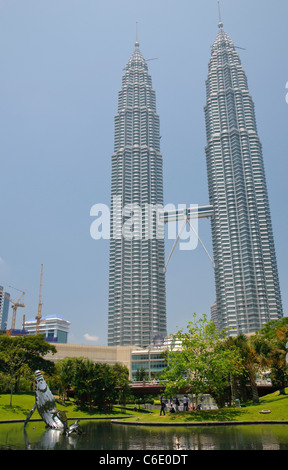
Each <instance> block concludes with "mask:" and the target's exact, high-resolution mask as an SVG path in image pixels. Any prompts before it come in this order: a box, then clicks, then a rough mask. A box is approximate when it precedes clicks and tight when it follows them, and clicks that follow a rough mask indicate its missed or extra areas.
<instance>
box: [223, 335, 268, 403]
mask: <svg viewBox="0 0 288 470" xmlns="http://www.w3.org/2000/svg"><path fill="white" fill-rule="evenodd" d="M226 344H227V345H230V346H231V345H234V346H235V347H236V348H237V350H238V352H239V354H240V356H241V358H242V365H243V368H242V370H240V373H237V372H236V374H235V373H234V374H233V385H234V393H235V394H236V393H237V392H236V387H237V386H236V383H237V382H238V383H239V385H240V390H241V398H242V401H246V399H247V397H246V384H247V383H249V384H250V386H251V390H252V399H253V402H254V403H258V402H259V395H258V388H257V383H256V378H257V374H258V372H259V370H260V358H259V351H258V347H257V345H256V344H255V343H254V341H253V337H252V338H248V337H247V336H246V335H244V334H239V335H237V336H235V337H229V338H227V339H226Z"/></svg>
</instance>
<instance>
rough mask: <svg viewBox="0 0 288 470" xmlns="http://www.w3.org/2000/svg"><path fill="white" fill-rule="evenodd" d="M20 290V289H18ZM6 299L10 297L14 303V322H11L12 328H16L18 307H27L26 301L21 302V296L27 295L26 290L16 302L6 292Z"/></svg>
mask: <svg viewBox="0 0 288 470" xmlns="http://www.w3.org/2000/svg"><path fill="white" fill-rule="evenodd" d="M17 290H19V289H17ZM4 295H5V297H6V299H8V300H9V301H10V302H11V303H12V304H13V305H12V309H13V314H12V324H11V330H15V323H16V315H17V308H18V307H25V304H24V303H20V300H21V298H22V297H23V295H25V292H22V294H21V295H20V297H19V299H18V300H16V302H14V300H12V299H11V298H10V296H8V295H6V294H4Z"/></svg>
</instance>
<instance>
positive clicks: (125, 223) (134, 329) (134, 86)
mask: <svg viewBox="0 0 288 470" xmlns="http://www.w3.org/2000/svg"><path fill="white" fill-rule="evenodd" d="M159 206H163V171H162V155H161V154H160V135H159V117H158V115H157V113H156V99H155V92H154V90H153V89H152V80H151V76H150V75H149V73H148V66H147V62H146V61H145V59H144V58H143V56H142V54H141V52H140V50H139V43H138V41H136V43H135V50H134V52H133V54H132V56H131V57H130V60H129V61H128V63H127V66H126V68H125V73H124V75H123V78H122V89H121V90H120V91H119V95H118V113H117V115H116V116H115V135H114V153H113V155H112V183H111V236H110V264H109V315H108V345H109V346H117V345H119V346H124V345H137V346H142V347H143V346H147V345H149V344H151V343H152V341H153V339H154V338H155V337H156V336H163V337H164V336H166V334H167V333H166V292H165V270H164V266H165V258H164V237H163V236H158V235H157V233H156V232H157V221H156V212H155V211H154V209H156V208H157V207H159ZM148 220H149V221H150V223H148Z"/></svg>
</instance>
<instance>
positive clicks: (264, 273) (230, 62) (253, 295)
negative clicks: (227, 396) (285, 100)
mask: <svg viewBox="0 0 288 470" xmlns="http://www.w3.org/2000/svg"><path fill="white" fill-rule="evenodd" d="M206 97H207V101H206V106H205V121H206V134H207V145H206V149H205V151H206V161H207V174H208V187H209V198H210V204H211V205H212V206H213V210H214V216H213V218H212V219H211V224H212V242H213V253H214V262H215V283H216V309H217V323H218V328H219V329H221V328H224V327H226V328H228V330H229V332H230V334H231V335H235V334H238V333H250V332H254V331H256V330H257V329H259V328H261V327H262V326H263V325H264V323H266V322H267V321H269V320H275V319H280V318H281V317H282V314H283V313H282V303H281V295H280V288H279V280H278V271H277V263H276V254H275V248H274V241H273V233H272V224H271V217H270V209H269V201H268V194H267V187H266V179H265V172H264V165H263V157H262V147H261V143H260V140H259V137H258V133H257V127H256V119H255V112H254V104H253V101H252V98H251V96H250V94H249V90H248V84H247V78H246V75H245V72H244V70H243V68H242V65H241V61H240V58H239V55H238V52H237V51H236V49H235V47H234V44H233V42H232V41H231V39H230V38H229V37H228V35H227V34H226V33H225V32H224V30H223V25H222V23H221V22H220V23H219V32H218V35H217V37H216V40H215V42H214V44H213V46H212V52H211V59H210V62H209V70H208V78H207V81H206ZM273 158H275V155H273ZM214 314H215V308H214Z"/></svg>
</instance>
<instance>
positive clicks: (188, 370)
mask: <svg viewBox="0 0 288 470" xmlns="http://www.w3.org/2000/svg"><path fill="white" fill-rule="evenodd" d="M193 317H194V318H193V321H192V322H189V323H188V326H187V331H186V332H184V331H183V330H180V331H179V332H178V333H176V335H175V339H176V340H177V341H179V342H180V343H181V348H179V349H178V350H175V349H174V350H173V351H170V352H169V354H168V356H167V361H168V365H167V368H166V370H165V372H164V373H163V374H162V378H163V379H165V380H168V383H167V385H166V390H165V393H166V394H168V395H171V396H173V395H175V394H176V393H178V392H180V391H182V392H186V393H193V394H195V395H196V397H197V395H199V394H203V393H211V394H212V395H213V396H214V398H215V399H216V401H217V403H218V404H219V406H222V405H223V396H224V394H225V391H226V390H227V388H229V387H230V377H231V374H235V373H236V371H237V372H239V371H240V370H241V357H240V355H239V353H238V351H237V349H236V347H234V346H233V345H230V347H227V345H226V344H225V343H224V341H223V339H224V337H225V331H224V330H223V331H221V332H220V333H218V332H217V330H216V328H215V325H214V323H213V322H212V321H208V320H207V316H206V315H204V316H203V317H202V318H200V319H198V320H197V319H196V314H194V315H193Z"/></svg>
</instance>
